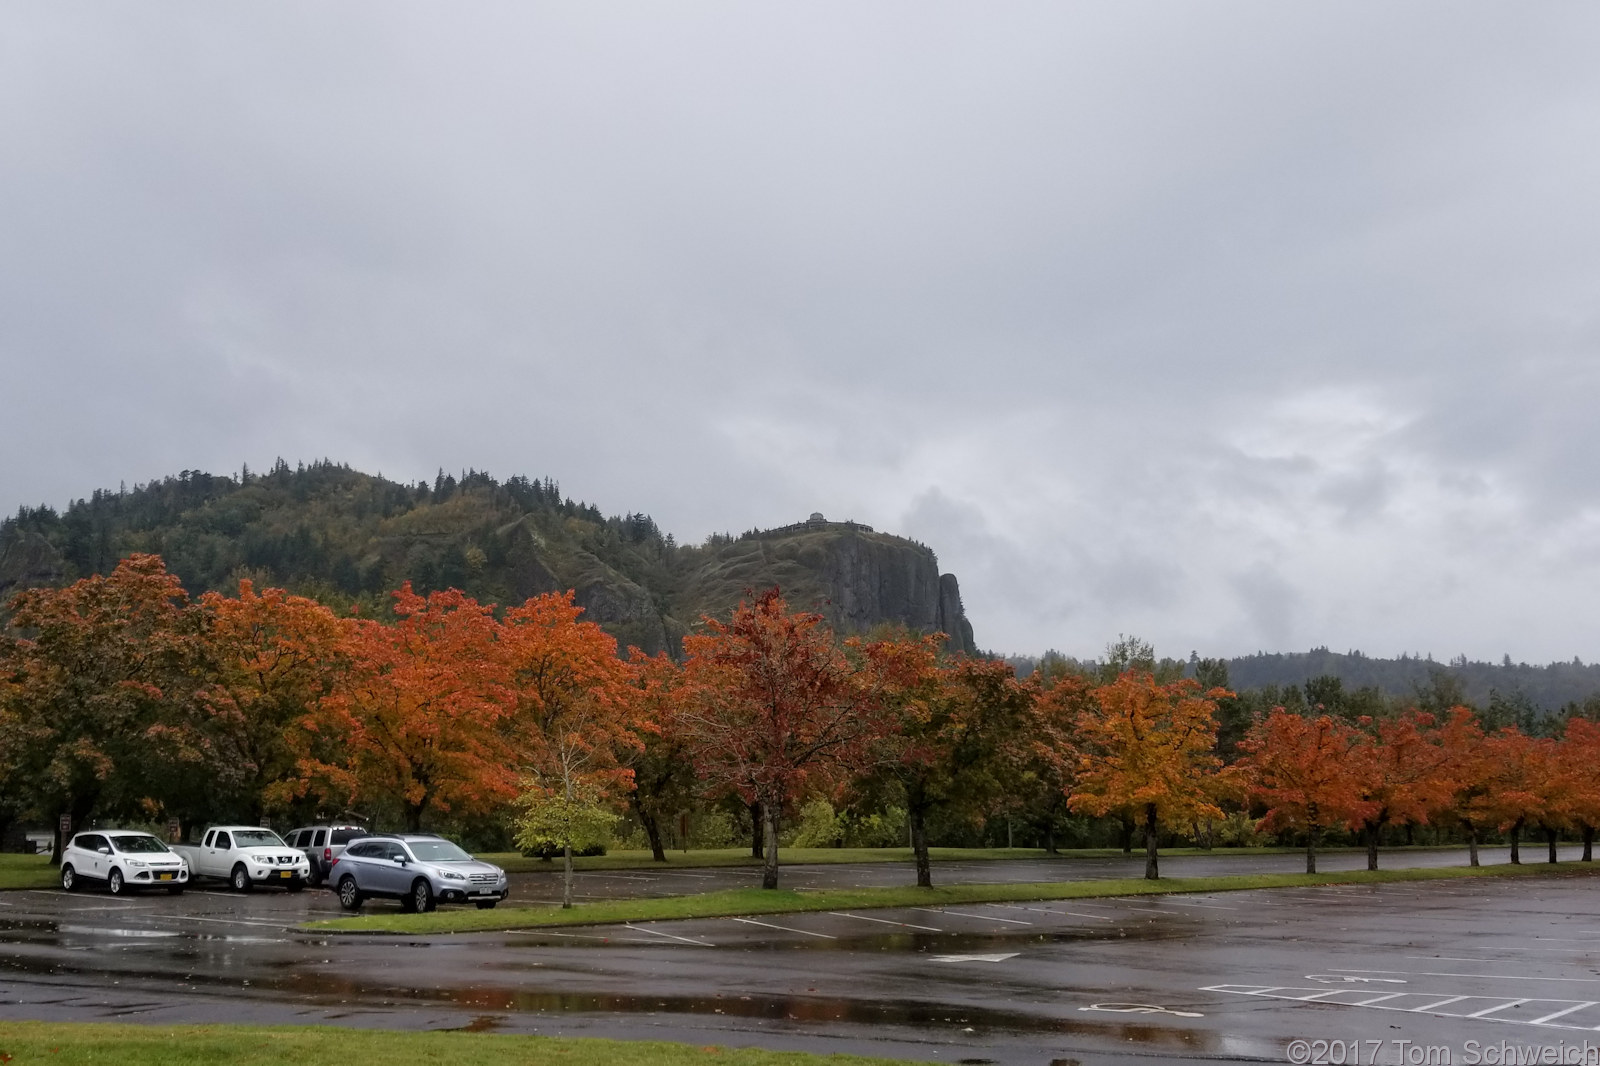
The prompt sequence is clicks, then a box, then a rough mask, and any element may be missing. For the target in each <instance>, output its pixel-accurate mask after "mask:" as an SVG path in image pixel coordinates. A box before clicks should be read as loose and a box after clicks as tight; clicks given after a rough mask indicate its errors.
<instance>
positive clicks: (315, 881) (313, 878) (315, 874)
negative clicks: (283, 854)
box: [306, 863, 322, 888]
mask: <svg viewBox="0 0 1600 1066" xmlns="http://www.w3.org/2000/svg"><path fill="white" fill-rule="evenodd" d="M306 884H308V885H310V886H311V887H312V888H316V887H317V886H318V885H320V884H322V868H321V867H320V866H318V865H317V864H316V863H312V864H311V872H310V873H308V874H306Z"/></svg>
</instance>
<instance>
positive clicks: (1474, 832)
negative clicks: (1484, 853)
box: [1466, 822, 1478, 866]
mask: <svg viewBox="0 0 1600 1066" xmlns="http://www.w3.org/2000/svg"><path fill="white" fill-rule="evenodd" d="M1466 826H1467V865H1469V866H1477V865H1478V827H1477V826H1475V825H1473V824H1472V823H1471V822H1468V823H1466Z"/></svg>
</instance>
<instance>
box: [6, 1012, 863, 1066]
mask: <svg viewBox="0 0 1600 1066" xmlns="http://www.w3.org/2000/svg"><path fill="white" fill-rule="evenodd" d="M88 1062H94V1063H116V1064H117V1066H214V1064H224V1063H226V1064H230V1066H283V1064H285V1063H292V1064H293V1066H350V1064H351V1063H362V1062H386V1063H404V1064H406V1066H419V1064H426V1063H437V1064H440V1066H459V1064H461V1063H471V1064H473V1066H545V1064H552V1063H559V1064H560V1066H614V1064H615V1063H619V1062H626V1063H629V1064H630V1066H692V1064H699V1066H704V1064H706V1063H716V1064H717V1066H888V1060H886V1059H865V1058H859V1057H857V1056H854V1055H807V1054H802V1053H799V1052H789V1051H762V1050H759V1049H745V1048H725V1047H694V1046H691V1045H688V1044H665V1043H659V1042H655V1041H631V1040H598V1039H590V1038H584V1039H560V1038H557V1037H546V1036H506V1035H495V1034H493V1033H465V1032H428V1033H393V1032H382V1031H372V1030H365V1029H335V1028H331V1027H328V1026H306V1027H301V1026H295V1027H290V1026H281V1027H280V1026H245V1025H107V1024H103V1023H99V1022H6V1023H5V1025H4V1026H3V1027H0V1063H8V1064H12V1066H33V1064H34V1063H50V1064H51V1066H68V1064H74V1063H88Z"/></svg>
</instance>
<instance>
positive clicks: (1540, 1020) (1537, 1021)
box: [1528, 999, 1596, 1025]
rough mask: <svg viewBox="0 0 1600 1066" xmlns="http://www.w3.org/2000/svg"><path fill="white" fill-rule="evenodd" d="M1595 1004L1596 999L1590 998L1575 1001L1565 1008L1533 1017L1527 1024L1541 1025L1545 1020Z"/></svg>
mask: <svg viewBox="0 0 1600 1066" xmlns="http://www.w3.org/2000/svg"><path fill="white" fill-rule="evenodd" d="M1595 1005H1596V1001H1595V1000H1592V999H1591V1000H1587V1001H1585V1002H1583V1003H1575V1004H1573V1005H1572V1006H1570V1007H1568V1008H1566V1009H1565V1010H1558V1011H1556V1012H1555V1013H1554V1014H1546V1015H1545V1016H1544V1017H1543V1018H1535V1019H1534V1020H1533V1021H1531V1022H1529V1023H1528V1024H1529V1025H1543V1024H1544V1023H1545V1022H1548V1021H1551V1020H1552V1019H1555V1018H1560V1017H1563V1016H1565V1015H1568V1014H1571V1013H1572V1012H1573V1011H1576V1010H1582V1009H1583V1008H1585V1007H1593V1006H1595Z"/></svg>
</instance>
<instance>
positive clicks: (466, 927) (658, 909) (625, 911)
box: [302, 863, 1596, 934]
mask: <svg viewBox="0 0 1600 1066" xmlns="http://www.w3.org/2000/svg"><path fill="white" fill-rule="evenodd" d="M1595 872H1596V867H1595V865H1594V864H1592V863H1583V864H1579V863H1561V864H1557V865H1555V866H1551V865H1548V864H1539V865H1532V864H1529V865H1525V866H1511V865H1503V866H1477V867H1473V866H1441V867H1435V868H1431V869H1401V870H1375V871H1369V870H1359V871H1349V872H1342V873H1329V874H1243V875H1234V876H1224V877H1171V878H1163V879H1161V880H1159V881H1146V880H1144V879H1143V878H1139V879H1132V878H1129V879H1119V880H1105V881H1048V882H1036V883H1031V884H1003V885H945V886H942V887H935V888H914V887H909V886H908V887H903V888H849V889H822V890H816V891H800V892H797V891H794V890H793V889H781V888H780V889H771V890H767V889H760V888H733V889H724V890H722V891H720V892H704V893H700V894H697V895H691V896H658V897H650V898H642V899H611V900H597V901H595V902H592V903H584V904H580V905H579V906H576V907H572V908H570V909H565V910H564V909H562V908H560V907H548V906H542V907H517V906H509V905H506V904H502V905H501V906H500V907H499V908H498V909H496V910H489V911H480V910H440V911H434V912H433V913H431V914H403V913H400V912H397V911H386V912H385V913H382V914H366V915H359V916H355V917H350V918H335V919H330V920H327V921H321V922H311V923H308V924H307V925H305V926H303V927H302V928H304V929H307V930H310V931H315V932H326V933H401V934H417V933H472V932H491V931H502V930H512V929H538V928H544V927H552V926H569V925H611V924H616V923H621V922H649V921H672V920H678V919H685V918H734V917H750V916H754V915H768V914H797V913H801V912H805V911H839V910H860V909H863V908H884V907H926V906H929V905H933V906H942V905H947V904H952V903H954V904H962V903H1015V902H1027V901H1033V900H1058V899H1092V898H1104V897H1108V896H1142V895H1155V894H1170V893H1179V892H1230V891H1240V890H1243V889H1252V888H1304V887H1311V886H1317V885H1350V884H1356V885H1361V884H1382V883H1386V882H1393V881H1440V880H1448V879H1453V878H1463V877H1537V876H1563V875H1565V876H1585V875H1590V874H1593V873H1595Z"/></svg>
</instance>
